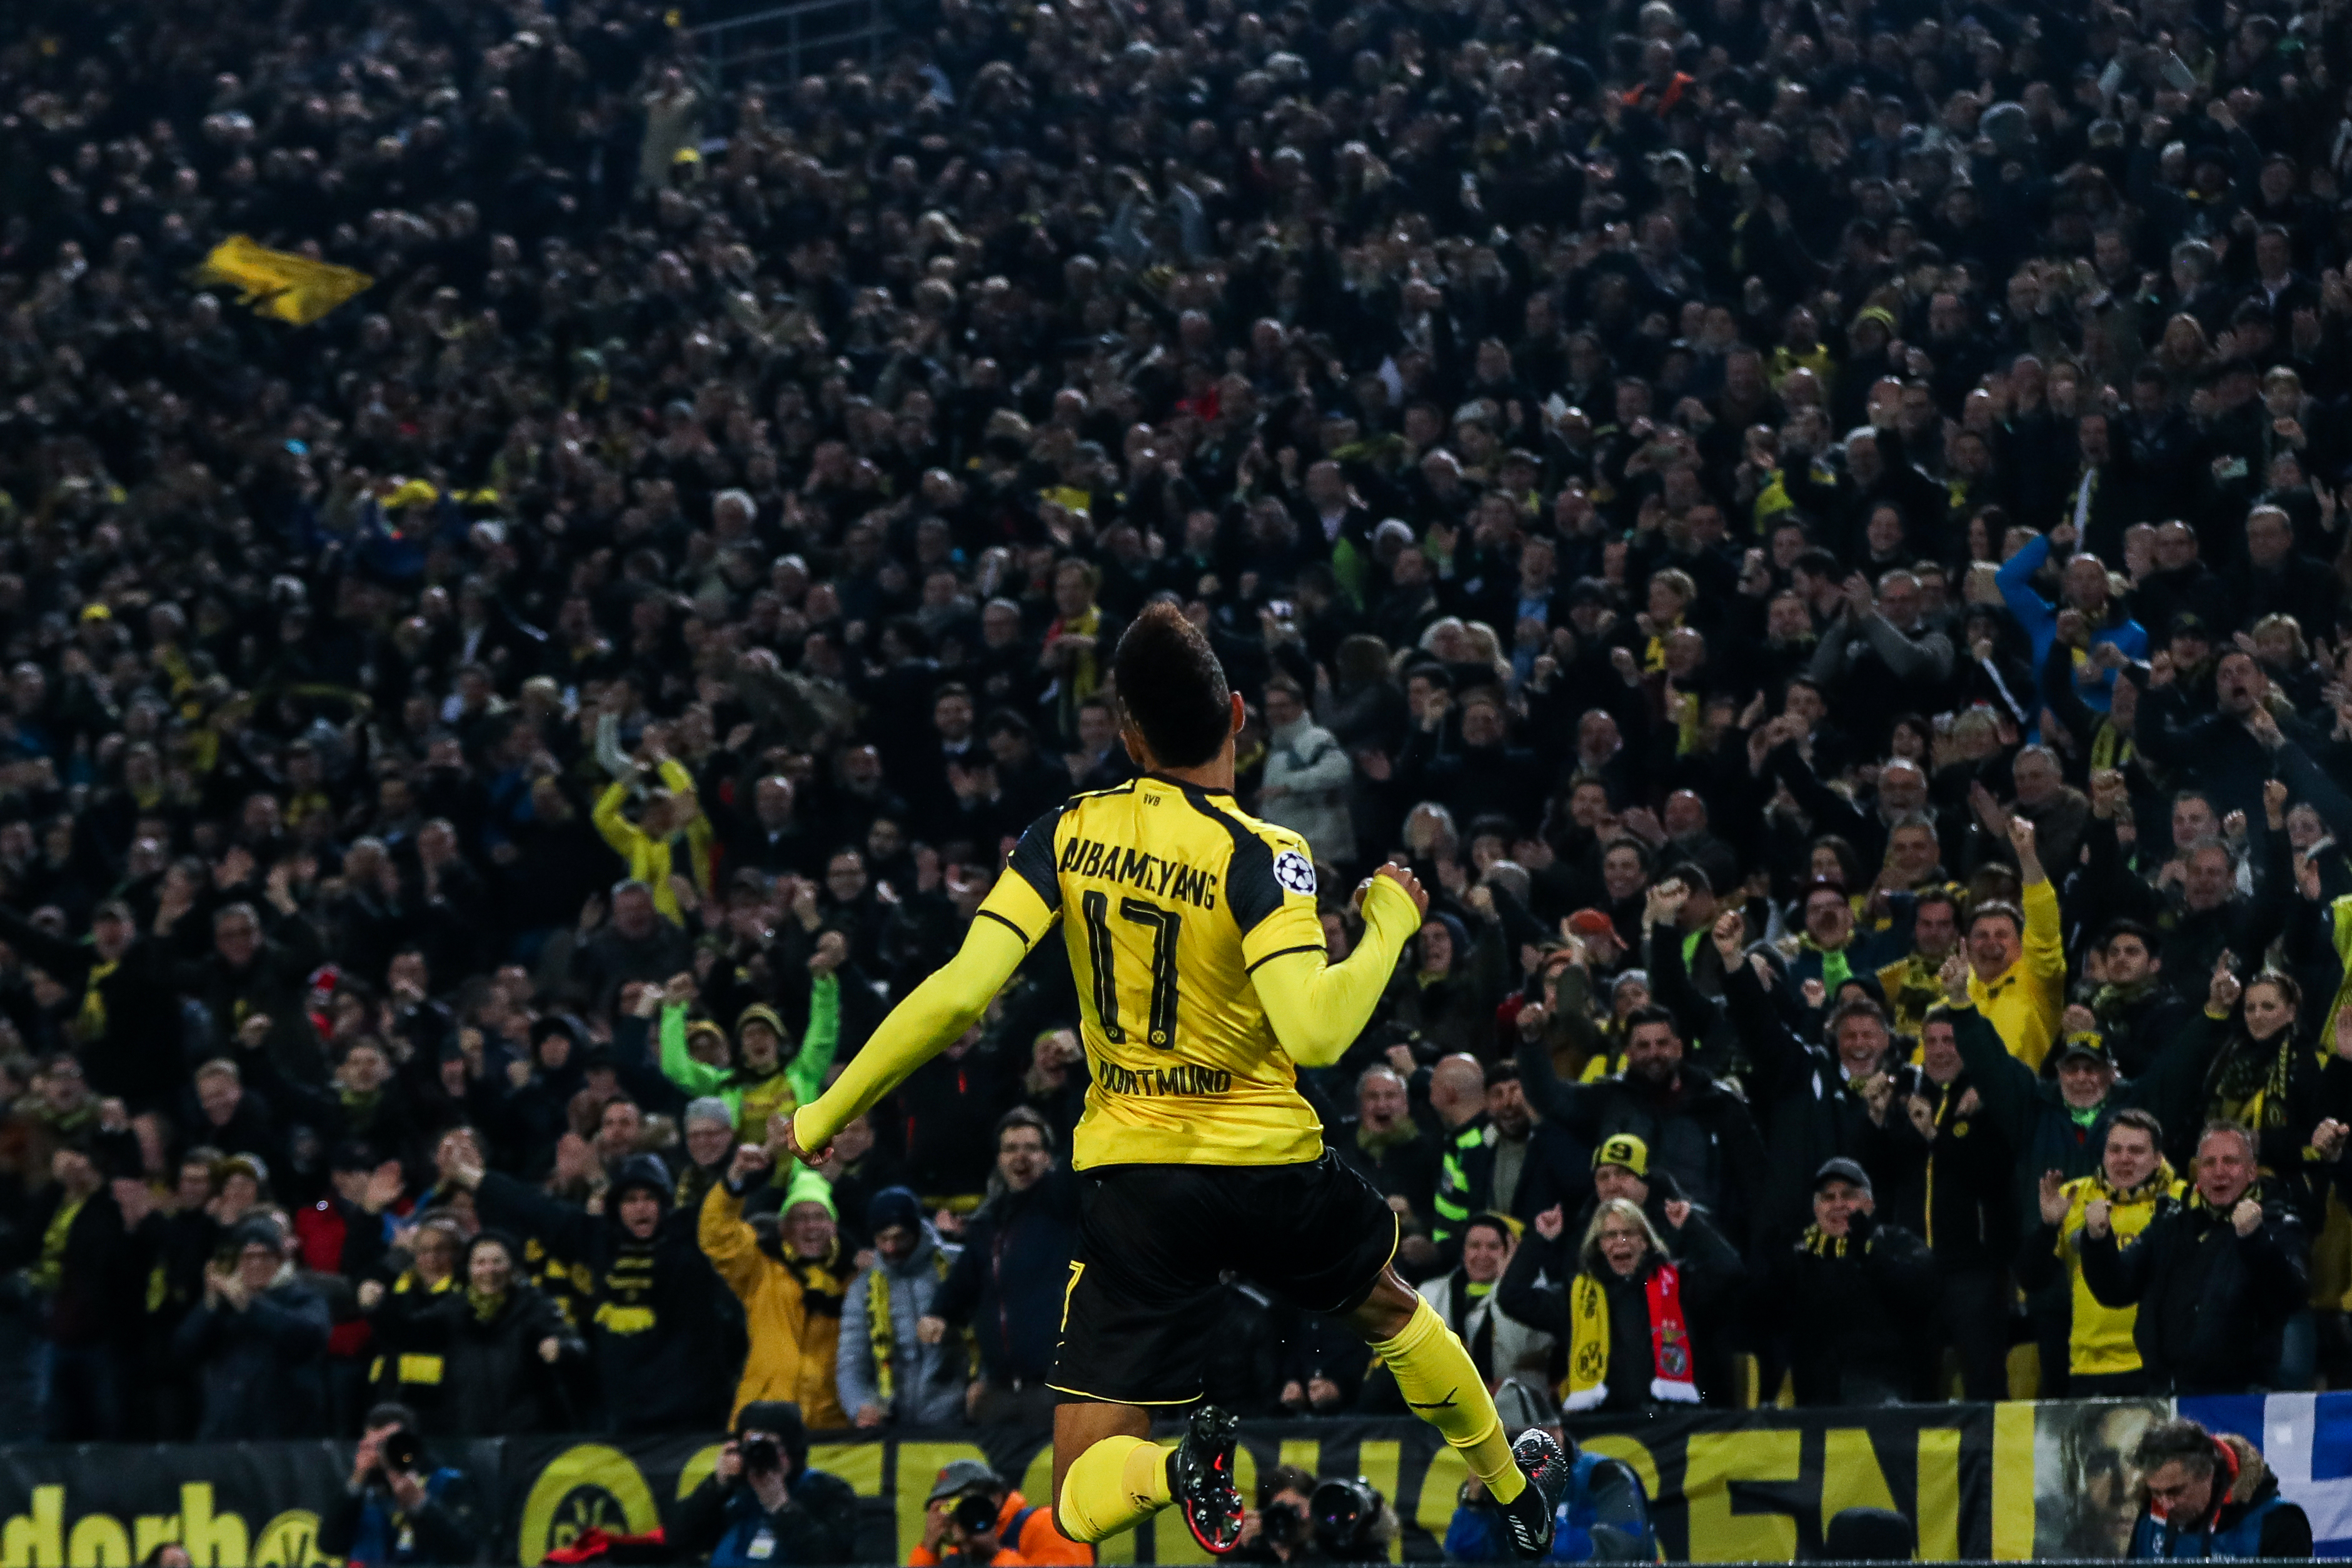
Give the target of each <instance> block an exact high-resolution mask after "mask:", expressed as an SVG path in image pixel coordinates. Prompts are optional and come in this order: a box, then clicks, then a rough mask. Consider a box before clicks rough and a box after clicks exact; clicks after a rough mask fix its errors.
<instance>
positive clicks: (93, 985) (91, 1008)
mask: <svg viewBox="0 0 2352 1568" xmlns="http://www.w3.org/2000/svg"><path fill="white" fill-rule="evenodd" d="M121 967H122V961H121V959H119V958H117V959H110V960H108V961H107V962H106V963H93V964H91V965H90V966H89V983H88V984H86V985H85V986H84V987H83V989H82V994H81V1011H80V1012H79V1013H77V1014H75V1015H74V1040H75V1042H76V1043H77V1044H79V1045H85V1046H86V1045H89V1044H90V1043H92V1042H93V1041H97V1040H102V1039H104V1038H106V998H105V997H103V996H101V995H100V994H98V984H99V982H100V981H101V980H104V979H105V978H106V977H107V976H108V975H110V974H112V973H114V972H115V971H116V970H118V969H120V968H121Z"/></svg>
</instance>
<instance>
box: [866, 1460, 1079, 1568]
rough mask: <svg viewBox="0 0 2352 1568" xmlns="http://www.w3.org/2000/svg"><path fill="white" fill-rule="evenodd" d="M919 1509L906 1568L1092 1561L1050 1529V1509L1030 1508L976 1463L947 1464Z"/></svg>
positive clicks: (1034, 1505) (1009, 1567)
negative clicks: (918, 1535) (919, 1532)
mask: <svg viewBox="0 0 2352 1568" xmlns="http://www.w3.org/2000/svg"><path fill="white" fill-rule="evenodd" d="M923 1507H924V1512H923V1543H922V1544H921V1545H920V1546H918V1547H916V1548H915V1550H914V1551H913V1552H911V1553H909V1554H908V1558H907V1563H908V1568H933V1565H934V1564H937V1563H963V1564H967V1565H977V1564H982V1563H987V1564H990V1565H992V1568H1016V1565H1018V1564H1022V1563H1030V1564H1038V1563H1055V1564H1062V1563H1068V1564H1084V1563H1092V1562H1093V1561H1094V1560H1095V1553H1094V1548H1092V1547H1090V1546H1082V1545H1080V1544H1079V1543H1078V1542H1075V1541H1072V1540H1071V1539H1069V1537H1067V1536H1066V1535H1064V1534H1063V1533H1062V1532H1061V1531H1059V1530H1058V1529H1056V1528H1055V1524H1054V1510H1052V1509H1050V1508H1047V1507H1045V1506H1044V1505H1043V1504H1038V1503H1032V1502H1031V1501H1030V1500H1028V1499H1027V1498H1024V1497H1023V1496H1022V1495H1021V1494H1020V1493H1019V1492H1017V1491H1015V1490H1013V1489H1012V1488H1010V1487H1008V1486H1006V1485H1005V1484H1004V1483H1003V1481H1002V1480H1000V1479H997V1475H996V1472H995V1471H993V1470H992V1469H990V1468H988V1467H987V1466H986V1465H983V1464H982V1463H981V1462H980V1461H979V1460H978V1459H956V1460H953V1461H951V1462H950V1464H949V1465H948V1466H947V1468H945V1469H942V1470H941V1471H940V1473H939V1475H938V1476H937V1477H936V1478H935V1479H933V1480H932V1482H931V1495H930V1496H929V1498H927V1499H925V1500H924V1505H923Z"/></svg>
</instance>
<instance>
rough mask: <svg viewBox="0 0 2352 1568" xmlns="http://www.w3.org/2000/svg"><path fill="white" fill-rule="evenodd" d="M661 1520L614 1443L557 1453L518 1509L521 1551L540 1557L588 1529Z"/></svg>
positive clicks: (639, 1528)
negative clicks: (614, 1446)
mask: <svg viewBox="0 0 2352 1568" xmlns="http://www.w3.org/2000/svg"><path fill="white" fill-rule="evenodd" d="M660 1522H661V1510H660V1508H659V1507H658V1506H656V1503H655V1502H654V1494H653V1489H651V1488H649V1487H648V1486H646V1478H645V1475H644V1473H643V1472H642V1471H640V1470H639V1469H638V1468H637V1467H636V1462H635V1460H633V1459H631V1458H629V1457H628V1456H627V1455H626V1454H624V1453H622V1452H621V1451H620V1450H619V1449H618V1448H610V1447H605V1446H604V1444H601V1443H583V1444H580V1445H579V1446H578V1447H572V1448H567V1449H566V1450H564V1451H563V1452H562V1454H560V1455H558V1456H556V1458H555V1459H554V1461H553V1462H552V1463H551V1464H550V1465H549V1466H548V1467H547V1468H545V1469H543V1470H541V1472H540V1473H539V1479H537V1480H536V1481H533V1482H532V1483H531V1488H530V1497H529V1498H528V1499H527V1500H525V1501H524V1503H523V1509H522V1538H521V1540H520V1542H519V1543H518V1544H519V1545H520V1547H521V1557H522V1561H523V1562H524V1563H539V1562H541V1561H542V1560H543V1559H544V1558H545V1557H546V1556H547V1554H548V1553H549V1552H552V1551H554V1550H555V1549H556V1548H558V1547H562V1546H569V1545H570V1544H572V1542H574V1541H577V1540H579V1539H580V1537H581V1536H582V1535H583V1534H584V1533H586V1532H587V1531H590V1530H602V1531H605V1532H606V1533H607V1534H612V1535H638V1534H643V1533H644V1532H645V1531H649V1530H651V1529H653V1528H654V1527H655V1526H656V1525H658V1524H659V1523H660Z"/></svg>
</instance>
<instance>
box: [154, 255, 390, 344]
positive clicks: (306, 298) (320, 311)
mask: <svg viewBox="0 0 2352 1568" xmlns="http://www.w3.org/2000/svg"><path fill="white" fill-rule="evenodd" d="M196 281H197V282H199V283H226V284H231V285H233V286H235V287H236V289H237V290H238V294H237V303H238V304H240V305H250V306H252V307H253V309H254V311H255V312H256V313H257V314H258V315H263V316H275V317H276V318H277V319H278V320H279V321H291V322H292V323H293V324H294V325H296V326H298V327H307V326H309V325H310V323H311V322H313V321H317V320H318V319H319V318H320V317H321V316H323V315H325V314H326V313H327V312H328V311H330V310H333V309H334V308H335V307H336V306H338V305H340V304H341V303H342V302H343V301H344V300H349V299H351V298H352V297H353V296H354V295H356V294H359V293H361V292H362V291H363V290H365V289H370V288H373V286H374V284H375V279H373V278H371V277H369V276H368V275H367V274H366V273H364V272H360V271H356V270H354V269H353V268H349V267H338V266H336V265H335V264H334V263H332V262H330V261H313V260H311V259H310V258H309V257H307V256H298V255H296V254H295V253H294V252H292V251H289V250H272V249H270V248H269V247H268V246H265V245H256V244H255V243H254V242H253V240H252V239H251V238H249V237H247V236H245V235H242V234H233V235H231V236H229V237H227V238H226V239H225V240H223V241H221V243H220V244H218V245H216V246H215V247H213V252H212V254H211V255H210V256H207V257H205V261H204V265H203V266H201V267H199V268H196Z"/></svg>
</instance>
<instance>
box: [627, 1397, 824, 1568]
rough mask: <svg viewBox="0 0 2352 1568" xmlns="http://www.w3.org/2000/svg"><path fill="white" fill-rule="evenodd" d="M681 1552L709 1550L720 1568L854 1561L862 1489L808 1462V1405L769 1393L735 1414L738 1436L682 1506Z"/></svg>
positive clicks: (683, 1556) (676, 1537)
mask: <svg viewBox="0 0 2352 1568" xmlns="http://www.w3.org/2000/svg"><path fill="white" fill-rule="evenodd" d="M669 1539H670V1543H671V1544H672V1545H673V1546H675V1547H676V1548H677V1554H676V1558H677V1560H679V1561H689V1560H693V1559H697V1558H700V1557H702V1556H703V1555H704V1553H706V1552H707V1553H709V1562H710V1563H711V1565H712V1568H752V1565H754V1564H756V1565H758V1568H776V1565H777V1564H781V1563H847V1562H849V1561H851V1560H852V1557H853V1554H854V1553H855V1551H856V1545H857V1494H856V1492H854V1491H852V1490H851V1489H850V1488H849V1483H848V1482H847V1481H845V1480H843V1479H841V1478H840V1477H838V1476H829V1475H826V1474H825V1473H824V1471H823V1470H812V1469H810V1468H808V1429H807V1427H805V1426H803V1425H802V1423H801V1411H800V1406H799V1405H794V1404H792V1403H791V1402H790V1401H788V1400H781V1399H763V1400H758V1401H754V1402H753V1403H752V1404H750V1405H745V1406H743V1409H742V1411H741V1413H740V1415H737V1416H736V1418H735V1438H734V1441H732V1442H730V1443H729V1444H727V1445H726V1446H725V1447H722V1448H720V1449H719V1463H718V1465H717V1467H716V1468H713V1469H712V1470H711V1472H710V1475H709V1477H708V1478H707V1479H705V1480H704V1481H703V1483H702V1484H701V1485H700V1486H698V1487H697V1488H695V1489H694V1490H693V1492H692V1493H690V1494H689V1495H688V1498H687V1500H685V1501H684V1502H682V1503H680V1504H678V1508H677V1530H676V1531H675V1532H673V1534H672V1535H671V1536H670V1538H669Z"/></svg>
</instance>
